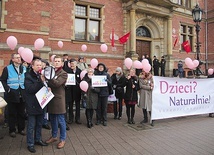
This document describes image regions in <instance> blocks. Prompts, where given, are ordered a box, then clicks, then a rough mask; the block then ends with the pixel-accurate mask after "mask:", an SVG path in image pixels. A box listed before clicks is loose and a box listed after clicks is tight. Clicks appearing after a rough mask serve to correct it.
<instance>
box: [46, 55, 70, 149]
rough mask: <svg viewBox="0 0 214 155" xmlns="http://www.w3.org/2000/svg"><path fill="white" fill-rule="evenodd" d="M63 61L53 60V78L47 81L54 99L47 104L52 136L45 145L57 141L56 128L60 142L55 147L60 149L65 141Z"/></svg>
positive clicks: (64, 74) (56, 57) (59, 58)
mask: <svg viewBox="0 0 214 155" xmlns="http://www.w3.org/2000/svg"><path fill="white" fill-rule="evenodd" d="M62 66H63V61H62V58H61V57H59V56H55V58H54V67H55V77H54V78H53V79H51V80H48V86H49V87H50V88H51V91H52V92H53V94H54V98H53V99H52V100H51V101H50V103H48V112H49V114H50V122H51V128H52V136H51V137H50V138H49V140H47V141H46V143H52V142H55V141H57V133H58V127H59V128H60V142H59V143H58V145H57V148H58V149H61V148H63V147H64V145H65V139H66V122H65V112H66V109H65V88H64V87H65V83H66V80H67V77H68V75H67V73H66V72H65V71H64V70H63V69H62Z"/></svg>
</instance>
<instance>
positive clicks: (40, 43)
mask: <svg viewBox="0 0 214 155" xmlns="http://www.w3.org/2000/svg"><path fill="white" fill-rule="evenodd" d="M44 45H45V42H44V40H43V39H41V38H38V39H36V41H35V42H34V47H35V49H36V50H39V49H41V48H43V47H44Z"/></svg>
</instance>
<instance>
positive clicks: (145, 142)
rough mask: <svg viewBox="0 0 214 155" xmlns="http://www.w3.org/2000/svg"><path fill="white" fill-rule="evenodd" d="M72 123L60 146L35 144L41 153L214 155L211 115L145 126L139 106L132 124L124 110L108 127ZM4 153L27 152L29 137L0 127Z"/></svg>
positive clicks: (18, 154)
mask: <svg viewBox="0 0 214 155" xmlns="http://www.w3.org/2000/svg"><path fill="white" fill-rule="evenodd" d="M81 117H82V118H81V119H82V120H81V121H82V123H83V124H81V125H77V124H72V125H70V128H71V130H70V131H68V132H67V140H66V145H65V147H64V148H63V149H60V150H59V149H57V148H56V145H57V142H55V143H53V144H51V145H49V146H47V147H41V146H35V149H36V153H35V154H37V155H87V154H89V155H98V154H101V155H214V118H210V117H208V115H198V116H189V117H180V118H173V119H165V120H158V121H155V124H154V127H151V126H150V125H149V124H145V125H141V124H140V123H139V122H140V121H141V120H142V111H141V109H139V108H137V107H136V115H135V121H136V124H135V125H128V124H127V119H126V115H125V107H124V109H123V117H122V120H114V119H113V114H108V126H107V127H104V126H103V125H98V126H97V125H94V127H93V128H91V129H88V128H87V127H86V120H85V114H84V110H82V111H81ZM42 132H43V140H46V139H48V138H49V137H50V135H51V134H50V132H51V131H50V130H45V129H43V131H42ZM0 135H4V138H3V139H1V140H0V154H1V155H27V154H31V153H30V152H29V151H28V150H27V145H26V136H21V135H17V137H16V138H11V137H9V135H8V129H2V128H1V129H0Z"/></svg>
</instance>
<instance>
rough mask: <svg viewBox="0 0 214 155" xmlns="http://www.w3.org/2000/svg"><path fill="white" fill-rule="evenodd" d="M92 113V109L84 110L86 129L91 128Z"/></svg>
mask: <svg viewBox="0 0 214 155" xmlns="http://www.w3.org/2000/svg"><path fill="white" fill-rule="evenodd" d="M93 113H94V110H93V109H86V110H85V115H86V119H87V127H88V128H91V127H93V123H92V118H93Z"/></svg>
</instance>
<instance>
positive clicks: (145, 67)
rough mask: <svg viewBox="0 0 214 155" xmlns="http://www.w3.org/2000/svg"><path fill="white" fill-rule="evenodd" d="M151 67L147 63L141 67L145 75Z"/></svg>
mask: <svg viewBox="0 0 214 155" xmlns="http://www.w3.org/2000/svg"><path fill="white" fill-rule="evenodd" d="M151 68H152V67H151V65H150V64H149V63H148V64H146V65H145V66H144V67H143V70H144V71H145V72H146V73H149V72H150V70H151Z"/></svg>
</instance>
